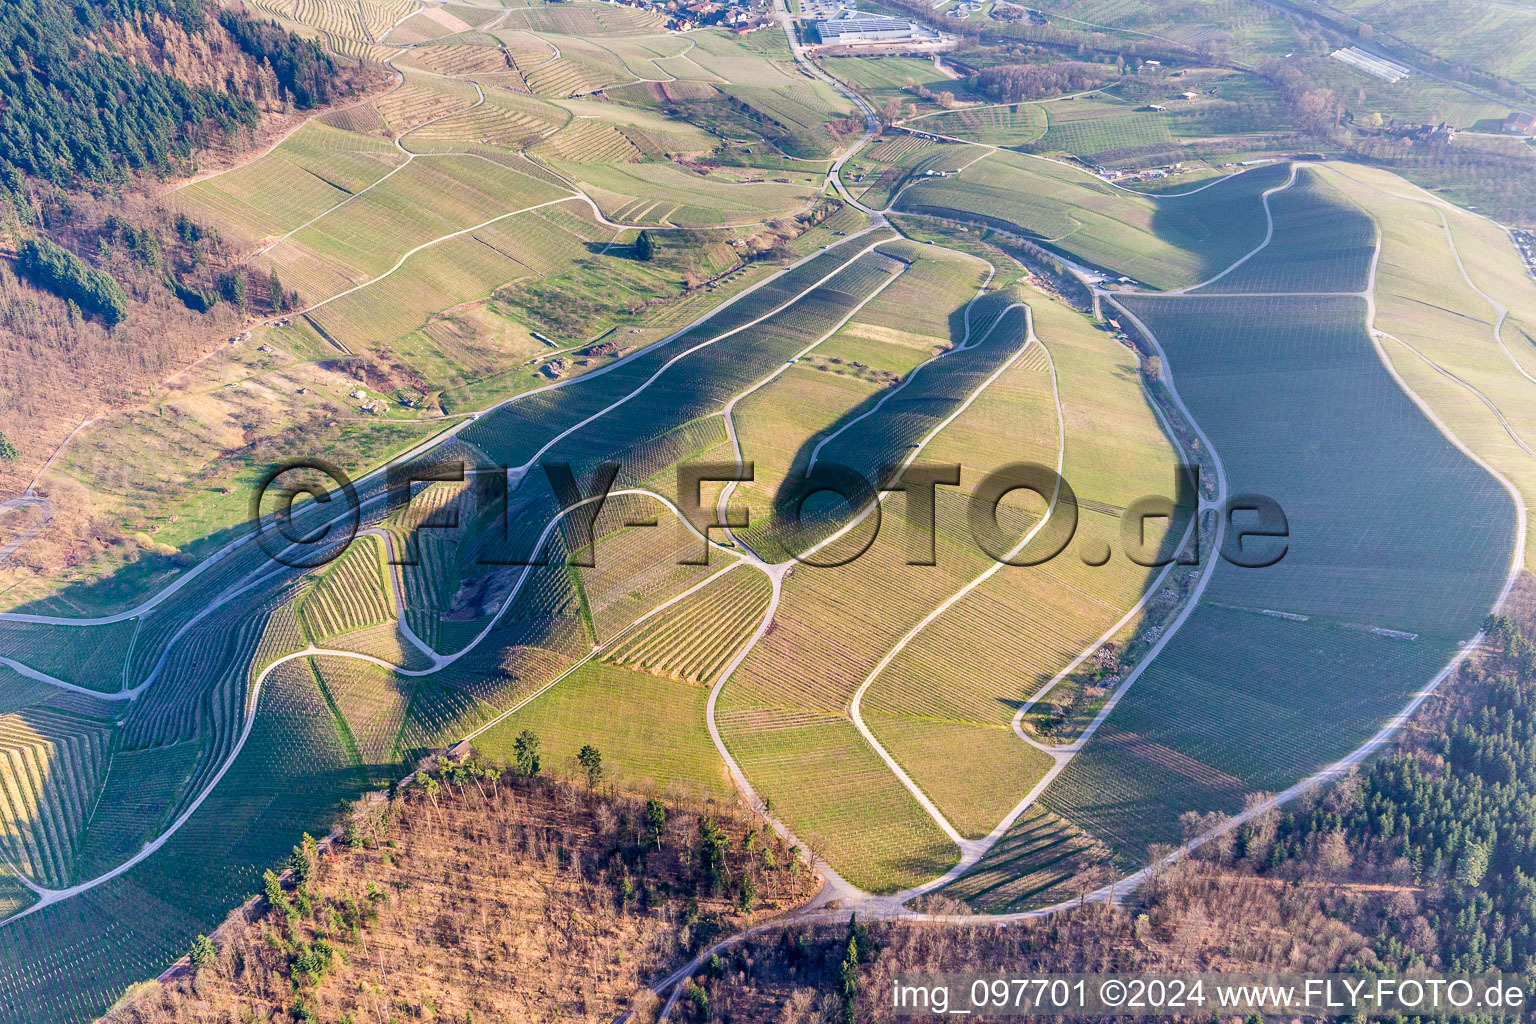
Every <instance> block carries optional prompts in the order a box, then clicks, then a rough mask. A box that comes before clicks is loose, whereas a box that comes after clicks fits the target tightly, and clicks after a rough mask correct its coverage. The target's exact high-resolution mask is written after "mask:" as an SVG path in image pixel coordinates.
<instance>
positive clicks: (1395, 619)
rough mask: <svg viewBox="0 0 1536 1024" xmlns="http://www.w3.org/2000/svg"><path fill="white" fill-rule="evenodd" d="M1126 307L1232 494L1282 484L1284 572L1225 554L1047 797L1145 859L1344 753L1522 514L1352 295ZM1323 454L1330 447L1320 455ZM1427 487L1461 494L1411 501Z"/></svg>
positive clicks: (1148, 301)
mask: <svg viewBox="0 0 1536 1024" xmlns="http://www.w3.org/2000/svg"><path fill="white" fill-rule="evenodd" d="M1357 216H1360V215H1358V214H1357ZM1341 228H1342V230H1345V231H1348V230H1350V228H1349V225H1348V224H1347V222H1346V223H1345V224H1343V225H1342V226H1341ZM1279 230H1283V225H1282V226H1280V227H1277V231H1279ZM1121 301H1122V303H1123V304H1124V305H1125V307H1126V308H1127V309H1129V310H1130V311H1131V312H1132V313H1134V314H1135V315H1136V316H1137V317H1138V318H1140V319H1141V320H1142V321H1143V322H1144V323H1145V324H1146V325H1147V327H1148V329H1149V330H1151V331H1152V332H1153V333H1154V334H1155V335H1156V336H1157V337H1158V338H1159V339H1160V341H1161V342H1162V344H1163V347H1164V350H1165V351H1166V352H1167V355H1168V359H1169V368H1170V370H1171V372H1172V374H1173V375H1174V376H1175V378H1176V379H1177V380H1178V381H1179V386H1180V391H1181V393H1182V394H1183V396H1184V399H1185V401H1186V403H1188V405H1189V407H1190V410H1191V412H1192V414H1193V415H1194V416H1195V418H1196V419H1197V421H1198V422H1200V423H1201V424H1202V426H1203V427H1204V429H1205V430H1206V432H1207V433H1208V435H1209V436H1210V439H1211V444H1212V446H1213V448H1214V449H1215V450H1216V451H1217V452H1218V453H1220V454H1221V456H1222V458H1223V461H1224V463H1225V466H1226V471H1227V473H1228V475H1229V477H1230V486H1231V487H1232V488H1233V490H1234V492H1236V493H1256V494H1264V495H1268V496H1270V497H1272V498H1273V499H1274V500H1275V501H1277V502H1279V503H1280V505H1281V507H1282V508H1283V509H1284V511H1285V515H1286V518H1287V520H1288V523H1289V530H1290V536H1289V541H1288V550H1287V553H1286V557H1285V558H1284V559H1283V560H1282V561H1281V562H1279V563H1278V564H1277V565H1274V566H1271V567H1268V568H1264V569H1243V568H1240V567H1237V566H1233V565H1231V564H1228V563H1225V562H1222V563H1218V564H1217V566H1216V567H1215V568H1214V570H1213V571H1212V576H1211V583H1210V586H1209V587H1208V589H1207V590H1206V591H1205V593H1204V595H1203V596H1202V597H1201V599H1200V602H1199V604H1198V606H1197V607H1196V609H1195V612H1194V614H1193V615H1191V616H1190V618H1189V619H1188V621H1186V622H1185V623H1184V625H1183V627H1182V628H1181V629H1180V630H1179V632H1177V633H1176V634H1174V636H1173V637H1172V639H1171V640H1170V642H1169V643H1168V644H1167V646H1166V647H1165V648H1164V649H1163V650H1162V652H1161V653H1160V654H1159V655H1158V657H1157V658H1156V659H1155V660H1154V661H1152V662H1151V663H1150V665H1149V667H1148V668H1147V670H1146V671H1145V672H1144V673H1143V674H1142V676H1141V678H1140V679H1139V680H1138V681H1137V682H1136V685H1135V686H1134V687H1132V688H1131V689H1130V690H1129V691H1128V693H1127V695H1126V697H1125V699H1124V700H1122V701H1121V702H1120V703H1119V704H1118V705H1117V706H1116V707H1115V710H1114V712H1113V713H1112V714H1111V715H1110V717H1109V718H1108V720H1107V721H1106V722H1105V724H1104V727H1103V729H1101V730H1100V731H1099V733H1098V734H1096V735H1095V736H1094V738H1093V741H1092V742H1090V743H1089V744H1088V745H1087V746H1086V747H1085V748H1084V750H1083V752H1082V754H1081V755H1080V756H1078V757H1076V758H1074V759H1073V760H1072V761H1071V763H1070V764H1069V765H1068V767H1067V769H1066V770H1065V771H1064V772H1063V774H1062V775H1061V776H1060V778H1059V779H1058V780H1057V781H1056V782H1055V783H1054V784H1053V785H1052V786H1051V788H1049V789H1048V790H1047V791H1046V793H1045V794H1044V797H1043V802H1044V805H1045V806H1046V807H1047V808H1049V809H1050V810H1052V811H1054V812H1055V813H1057V814H1059V815H1061V816H1062V817H1063V818H1065V819H1066V820H1068V821H1069V822H1071V823H1072V824H1073V825H1074V826H1076V827H1078V828H1080V829H1082V830H1083V831H1085V832H1086V833H1088V834H1089V835H1090V836H1092V837H1093V838H1095V839H1097V840H1099V841H1102V842H1104V843H1106V844H1107V845H1109V846H1111V847H1112V848H1114V849H1115V850H1116V851H1117V852H1118V853H1120V854H1122V855H1124V856H1127V857H1130V858H1135V859H1140V858H1142V857H1144V856H1145V851H1146V846H1147V844H1148V843H1149V842H1168V841H1170V840H1173V839H1176V838H1178V833H1177V829H1176V827H1175V819H1176V818H1177V816H1178V815H1179V814H1180V813H1182V812H1183V811H1186V810H1196V811H1201V812H1204V811H1207V810H1225V811H1231V810H1233V809H1236V808H1238V807H1240V806H1241V802H1242V800H1243V798H1244V796H1246V794H1248V793H1251V792H1257V791H1261V790H1267V791H1274V790H1277V789H1281V788H1284V786H1285V785H1286V784H1288V783H1289V782H1290V781H1294V780H1296V779H1298V778H1301V777H1304V776H1305V775H1307V774H1309V773H1310V772H1312V771H1315V770H1317V769H1318V768H1320V767H1321V766H1322V765H1324V764H1326V763H1328V762H1329V761H1331V760H1334V759H1335V758H1337V757H1339V756H1342V755H1343V753H1344V752H1346V751H1348V750H1349V749H1351V748H1353V747H1354V746H1356V745H1357V744H1358V743H1360V742H1361V741H1362V740H1364V739H1365V738H1366V736H1368V735H1369V734H1370V733H1371V732H1372V731H1373V730H1374V729H1375V728H1376V727H1377V726H1378V725H1379V723H1380V722H1381V721H1383V720H1384V719H1385V718H1386V717H1388V716H1389V715H1390V713H1391V712H1392V710H1393V709H1395V708H1397V707H1400V706H1402V705H1403V704H1404V703H1405V702H1406V701H1407V700H1408V698H1409V697H1410V696H1411V695H1412V694H1413V693H1414V692H1415V691H1416V690H1417V689H1418V688H1419V687H1420V686H1421V685H1422V684H1423V682H1424V681H1425V680H1427V679H1429V678H1431V677H1432V676H1434V674H1435V673H1436V672H1437V671H1438V669H1439V667H1440V666H1442V665H1444V664H1445V663H1446V662H1447V661H1448V660H1449V659H1450V657H1451V656H1452V655H1453V654H1454V653H1455V652H1456V650H1457V645H1458V643H1463V642H1465V641H1466V640H1467V639H1469V638H1470V637H1471V636H1472V635H1473V634H1474V633H1476V632H1477V630H1478V628H1479V627H1480V625H1481V622H1482V619H1483V616H1484V615H1485V614H1486V610H1487V608H1488V607H1489V606H1490V605H1491V604H1492V603H1493V601H1494V599H1495V598H1496V597H1497V596H1498V594H1499V591H1500V588H1501V586H1502V584H1503V581H1504V578H1505V576H1506V574H1507V573H1508V571H1509V559H1510V553H1511V541H1510V535H1511V527H1512V524H1513V509H1512V507H1511V504H1510V500H1509V497H1508V495H1507V494H1505V492H1504V491H1503V489H1502V488H1501V487H1500V486H1499V485H1498V483H1497V482H1496V481H1494V480H1493V479H1492V478H1491V477H1490V476H1488V475H1487V474H1486V473H1485V472H1484V471H1483V470H1481V469H1480V468H1479V467H1478V466H1477V465H1476V464H1474V463H1473V462H1472V461H1471V460H1470V459H1468V458H1467V457H1466V456H1464V455H1463V454H1462V453H1461V452H1459V451H1457V450H1456V449H1455V448H1454V447H1452V446H1451V445H1450V444H1449V442H1447V441H1446V440H1445V439H1444V438H1443V437H1442V436H1441V435H1440V434H1439V433H1438V432H1437V431H1436V430H1435V428H1434V426H1433V425H1432V424H1430V423H1429V421H1428V420H1427V419H1425V418H1424V417H1423V415H1422V414H1421V413H1420V412H1419V410H1418V409H1416V408H1415V407H1414V405H1413V403H1412V401H1411V400H1410V399H1409V398H1408V397H1407V396H1406V395H1405V394H1404V393H1403V392H1402V391H1401V390H1399V389H1398V388H1397V386H1396V385H1395V383H1394V382H1393V381H1392V379H1391V377H1390V376H1389V375H1388V374H1387V373H1386V371H1385V369H1384V368H1383V367H1382V365H1381V363H1380V361H1379V360H1378V359H1377V357H1376V353H1375V351H1374V350H1373V348H1372V346H1371V340H1370V338H1369V336H1368V335H1367V334H1366V333H1365V330H1364V324H1363V316H1364V312H1365V309H1364V303H1363V302H1362V301H1361V300H1359V299H1356V298H1278V297H1258V298H1238V297H1233V298H1164V299H1158V298H1137V299H1134V300H1133V299H1123V300H1121ZM1238 381H1242V382H1244V383H1242V384H1241V385H1239V384H1238ZM1362 394H1368V395H1370V396H1371V397H1370V399H1369V400H1368V401H1367V400H1362V399H1361V398H1359V397H1357V396H1360V395H1362ZM1330 395H1333V396H1336V397H1329V396H1330ZM1303 408H1305V409H1306V410H1307V411H1306V412H1305V414H1303V413H1302V409H1303ZM1281 437H1283V438H1284V440H1283V441H1275V440H1271V439H1273V438H1281ZM1350 438H1356V439H1359V440H1357V441H1353V442H1351V441H1349V440H1347V439H1350ZM1367 439H1369V443H1367ZM1317 447H1322V448H1327V449H1329V450H1332V451H1335V452H1336V453H1337V454H1336V455H1335V456H1334V457H1332V458H1330V459H1326V460H1319V459H1316V458H1313V457H1310V455H1309V454H1308V453H1309V452H1311V451H1313V450H1315V448H1317ZM1408 464H1411V465H1412V466H1413V472H1412V474H1411V480H1410V475H1409V474H1407V473H1405V470H1404V467H1405V466H1406V465H1408ZM1421 488H1429V489H1430V490H1429V491H1427V492H1426V491H1423V490H1421ZM1423 493H1435V494H1438V495H1441V500H1442V501H1444V502H1446V503H1449V504H1450V505H1452V506H1454V509H1452V510H1448V511H1446V512H1445V514H1444V515H1441V514H1439V513H1438V512H1437V514H1436V515H1434V516H1428V517H1426V516H1421V515H1419V514H1418V513H1417V512H1416V511H1415V510H1416V509H1417V508H1418V507H1419V498H1417V497H1414V495H1421V494H1423ZM1383 520H1385V523H1384V522H1383ZM1452 524H1454V526H1453V525H1452ZM1446 531H1449V532H1446ZM1426 581H1434V583H1435V585H1433V586H1426ZM1238 665H1241V666H1242V670H1241V672H1240V673H1239V672H1238V671H1236V670H1235V666H1238ZM1345 680H1347V681H1348V683H1347V684H1346V683H1344V682H1343V681H1345ZM1323 701H1326V702H1327V705H1328V707H1329V708H1330V713H1329V714H1328V715H1327V716H1319V715H1317V714H1316V711H1315V709H1316V707H1317V706H1318V704H1319V702H1323Z"/></svg>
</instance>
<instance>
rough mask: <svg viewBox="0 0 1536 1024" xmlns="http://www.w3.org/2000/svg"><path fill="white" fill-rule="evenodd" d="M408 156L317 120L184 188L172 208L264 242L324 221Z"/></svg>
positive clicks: (380, 141) (173, 200)
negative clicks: (249, 159)
mask: <svg viewBox="0 0 1536 1024" xmlns="http://www.w3.org/2000/svg"><path fill="white" fill-rule="evenodd" d="M373 109H374V111H375V114H377V108H376V107H375V108H373ZM380 124H382V119H381V120H380ZM404 159H405V157H404V156H403V155H402V154H401V153H400V151H399V150H397V149H395V148H394V147H393V146H391V145H390V144H389V143H388V142H386V141H384V140H383V139H377V138H372V137H370V136H366V135H361V134H359V133H358V132H357V131H349V130H345V129H343V128H340V127H332V126H330V125H326V124H322V123H320V122H318V121H314V122H310V123H309V124H307V125H305V126H304V127H303V128H301V129H299V131H298V132H296V133H295V134H294V135H293V136H292V137H290V138H289V139H287V140H285V141H284V142H283V143H282V145H280V146H278V147H277V148H276V149H275V150H273V151H272V152H271V153H270V154H268V155H267V156H265V157H263V158H262V159H260V160H257V161H255V162H253V163H250V164H247V165H246V166H244V167H241V168H239V169H237V170H234V171H231V172H230V173H228V174H221V175H219V176H218V177H216V178H209V179H206V180H204V181H199V182H194V183H193V184H191V185H188V186H186V187H185V188H182V189H180V190H178V191H177V192H175V193H173V194H172V198H171V204H172V206H173V207H175V208H177V209H180V210H182V211H184V212H186V213H187V214H189V215H195V216H199V217H202V218H206V219H209V220H211V221H212V222H213V223H214V224H217V225H219V226H220V227H221V228H223V229H224V230H230V231H236V232H239V233H240V234H241V235H243V236H244V237H246V238H248V239H250V240H252V241H258V240H261V239H265V238H268V237H270V236H272V235H278V234H281V233H283V232H285V231H292V230H293V229H294V228H296V227H298V226H299V225H301V224H303V223H304V222H305V221H307V220H309V219H310V218H312V217H316V216H319V215H320V214H321V213H324V212H325V211H326V210H328V209H330V208H331V207H333V206H335V205H336V204H337V203H339V202H342V201H343V200H345V199H346V198H347V197H348V196H349V195H352V194H353V193H355V192H358V191H361V190H362V189H364V188H366V187H367V186H369V185H371V184H373V183H374V182H375V181H377V180H378V179H379V178H382V177H383V176H384V175H385V174H387V173H388V172H389V171H390V170H391V169H392V168H394V167H396V166H398V165H399V164H400V162H401V161H403V160H404Z"/></svg>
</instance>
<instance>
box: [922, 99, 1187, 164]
mask: <svg viewBox="0 0 1536 1024" xmlns="http://www.w3.org/2000/svg"><path fill="white" fill-rule="evenodd" d="M1052 109H1053V110H1054V109H1055V108H1054V107H1053V108H1052ZM1046 126H1047V116H1046V112H1045V108H1043V107H1041V106H1040V105H1038V104H1034V103H1010V104H1002V105H998V106H983V107H977V108H975V109H968V110H949V111H945V112H944V113H942V114H935V115H934V116H932V117H925V118H923V119H922V120H921V121H918V122H916V125H915V127H916V128H917V129H918V130H919V131H924V132H933V133H934V134H936V135H948V136H951V137H953V138H957V139H966V140H967V141H970V142H985V143H987V144H989V145H993V146H1018V145H1022V144H1024V143H1027V142H1034V141H1036V140H1037V139H1040V137H1041V136H1042V135H1044V136H1045V139H1044V142H1043V144H1044V145H1050V144H1051V143H1052V136H1051V135H1050V132H1055V131H1057V129H1058V126H1057V125H1056V124H1054V123H1052V124H1051V125H1050V127H1049V131H1048V130H1047V127H1046ZM1165 132H1166V129H1165ZM1056 141H1057V142H1059V141H1060V137H1059V136H1058V137H1057V139H1056ZM1059 148H1062V149H1066V148H1068V147H1067V146H1060V147H1059ZM1074 152H1075V151H1074Z"/></svg>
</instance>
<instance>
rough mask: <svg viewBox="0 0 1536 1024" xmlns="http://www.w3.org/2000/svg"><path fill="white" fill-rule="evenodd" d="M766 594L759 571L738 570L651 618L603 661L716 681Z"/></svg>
mask: <svg viewBox="0 0 1536 1024" xmlns="http://www.w3.org/2000/svg"><path fill="white" fill-rule="evenodd" d="M768 597H769V585H768V581H767V580H766V579H765V578H763V576H762V575H761V574H760V573H756V572H743V571H740V570H737V571H735V572H732V573H730V574H728V575H727V576H726V577H725V579H724V580H722V581H721V582H720V583H718V584H716V585H714V586H710V587H706V588H705V589H703V590H701V591H698V592H697V593H696V594H694V595H693V596H691V597H688V598H686V599H684V600H683V601H680V602H678V603H677V604H675V605H673V606H672V607H670V608H668V609H667V610H666V611H665V612H663V613H662V614H660V615H656V616H654V617H652V618H651V619H649V620H648V621H646V622H645V623H644V624H642V625H641V626H640V627H639V628H638V629H636V630H635V631H634V632H633V633H630V634H629V635H628V636H626V637H624V638H623V639H622V640H620V641H619V642H618V643H616V644H614V645H613V646H612V647H610V648H608V649H607V650H606V651H605V652H604V654H603V659H604V660H605V661H610V662H613V663H614V664H616V665H628V666H631V667H634V668H640V669H644V670H645V671H647V672H651V673H654V674H655V675H660V676H667V677H668V678H671V679H678V680H681V681H683V682H687V683H700V684H709V683H712V682H714V680H715V678H716V677H717V676H718V675H719V673H720V670H721V669H722V668H724V667H725V663H726V662H727V661H729V660H730V658H731V657H732V656H733V655H734V654H735V653H736V652H737V651H738V650H739V649H740V648H741V645H742V643H743V642H744V641H745V640H746V639H747V637H748V635H749V634H750V633H751V632H752V631H753V630H754V629H756V628H757V625H758V623H759V622H761V621H762V617H763V613H764V612H765V611H767V609H768Z"/></svg>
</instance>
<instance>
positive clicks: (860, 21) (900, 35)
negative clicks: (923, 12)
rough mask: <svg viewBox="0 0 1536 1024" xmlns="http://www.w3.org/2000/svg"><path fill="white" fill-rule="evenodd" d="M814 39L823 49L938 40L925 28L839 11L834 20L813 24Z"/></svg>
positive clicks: (877, 16) (853, 12)
mask: <svg viewBox="0 0 1536 1024" xmlns="http://www.w3.org/2000/svg"><path fill="white" fill-rule="evenodd" d="M816 35H817V37H818V38H819V39H820V40H821V42H822V45H824V46H848V45H852V44H856V43H900V42H909V41H910V42H931V41H933V40H936V39H938V38H939V34H938V33H937V32H935V31H933V29H931V28H928V27H927V26H926V25H918V24H916V23H914V22H910V21H903V20H902V19H900V18H886V17H882V16H880V15H878V14H864V13H861V12H859V11H843V12H842V13H840V14H838V16H837V17H835V18H829V19H827V20H826V21H818V22H816Z"/></svg>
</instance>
